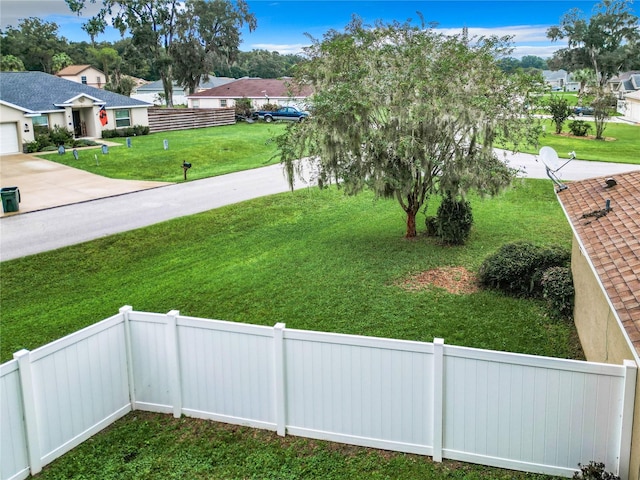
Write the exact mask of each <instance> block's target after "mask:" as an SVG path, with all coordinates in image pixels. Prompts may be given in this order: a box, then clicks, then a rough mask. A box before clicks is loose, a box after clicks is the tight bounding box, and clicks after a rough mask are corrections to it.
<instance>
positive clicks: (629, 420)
mask: <svg viewBox="0 0 640 480" xmlns="http://www.w3.org/2000/svg"><path fill="white" fill-rule="evenodd" d="M624 369H625V374H624V392H623V397H622V418H621V422H622V425H621V428H620V457H619V458H620V461H619V463H618V475H619V476H620V479H621V480H628V478H629V464H630V463H631V437H632V434H633V429H632V427H633V410H634V403H635V401H636V398H635V395H636V379H637V376H638V365H636V362H634V361H633V360H625V361H624Z"/></svg>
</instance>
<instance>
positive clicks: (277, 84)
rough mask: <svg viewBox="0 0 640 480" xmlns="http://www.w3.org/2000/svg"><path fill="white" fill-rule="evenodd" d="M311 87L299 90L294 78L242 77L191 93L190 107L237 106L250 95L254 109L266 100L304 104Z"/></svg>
mask: <svg viewBox="0 0 640 480" xmlns="http://www.w3.org/2000/svg"><path fill="white" fill-rule="evenodd" d="M311 93H312V91H311V88H310V87H308V88H303V89H298V88H296V87H295V85H293V84H292V83H291V80H290V79H286V78H283V79H268V78H241V79H239V80H236V81H235V82H233V83H228V84H226V85H222V86H220V87H215V88H211V89H209V90H205V91H202V92H198V93H195V94H193V95H189V96H187V100H188V101H189V103H188V107H189V108H225V107H233V106H235V104H236V99H239V98H248V99H249V100H251V104H252V106H253V108H256V109H259V108H260V107H262V105H264V104H265V103H271V104H276V105H300V104H304V103H305V101H306V99H307V97H308V96H309V95H311Z"/></svg>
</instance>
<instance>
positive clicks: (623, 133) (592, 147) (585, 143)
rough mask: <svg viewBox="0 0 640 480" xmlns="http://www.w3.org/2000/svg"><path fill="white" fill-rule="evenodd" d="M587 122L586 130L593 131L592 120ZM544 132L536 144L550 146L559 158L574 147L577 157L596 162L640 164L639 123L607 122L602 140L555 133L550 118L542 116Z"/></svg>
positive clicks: (564, 129)
mask: <svg viewBox="0 0 640 480" xmlns="http://www.w3.org/2000/svg"><path fill="white" fill-rule="evenodd" d="M571 121H572V119H570V120H568V121H567V122H565V124H564V127H563V129H562V131H563V132H564V133H566V132H569V122H571ZM587 123H589V124H591V126H592V129H591V132H590V134H591V135H595V124H594V122H587ZM544 125H546V133H545V134H544V135H543V136H541V137H540V147H542V146H549V147H553V148H554V149H555V150H556V151H557V152H558V156H559V157H560V158H568V154H569V152H572V151H575V152H576V155H577V158H578V160H597V161H600V162H614V163H630V164H635V165H639V164H640V155H638V152H640V127H639V126H635V125H627V124H624V123H613V122H609V123H608V125H607V128H606V130H605V131H604V136H605V137H606V138H607V140H606V141H602V140H595V139H593V138H588V137H585V138H575V137H566V136H560V135H556V134H555V133H553V132H555V127H554V125H553V124H552V123H551V120H545V121H544ZM525 151H527V152H528V153H537V150H536V149H534V148H529V149H527V150H525Z"/></svg>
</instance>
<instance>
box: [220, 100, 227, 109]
mask: <svg viewBox="0 0 640 480" xmlns="http://www.w3.org/2000/svg"><path fill="white" fill-rule="evenodd" d="M220 106H221V107H223V108H224V107H226V106H227V101H226V100H220Z"/></svg>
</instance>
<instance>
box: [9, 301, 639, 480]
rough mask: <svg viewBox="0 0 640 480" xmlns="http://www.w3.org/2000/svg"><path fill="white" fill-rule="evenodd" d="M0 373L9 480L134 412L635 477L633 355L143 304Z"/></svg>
mask: <svg viewBox="0 0 640 480" xmlns="http://www.w3.org/2000/svg"><path fill="white" fill-rule="evenodd" d="M14 358H15V360H13V361H12V362H8V363H6V364H4V365H2V366H1V367H0V447H1V448H2V450H1V452H0V461H1V468H0V479H1V480H8V479H10V480H17V479H22V478H26V476H27V475H28V474H29V473H32V474H35V473H38V472H39V471H40V470H41V469H42V466H43V465H46V464H47V463H49V462H51V461H52V460H53V459H55V458H57V457H59V456H60V455H62V454H64V453H65V452H67V451H69V450H70V449H71V448H73V447H75V446H76V445H78V444H79V443H81V442H82V441H84V440H86V439H88V438H89V437H90V436H91V435H93V434H95V433H97V432H98V431H99V430H101V429H102V428H104V427H105V426H107V425H109V424H110V423H113V422H114V421H115V420H117V419H118V418H120V417H122V416H123V415H125V414H126V413H127V412H129V411H131V410H135V409H140V410H148V411H156V412H164V413H173V415H174V416H176V417H178V416H180V415H183V414H184V415H188V416H192V417H198V418H209V419H214V420H218V421H222V422H227V423H235V424H242V425H248V426H253V427H258V428H265V429H269V430H275V431H277V433H278V434H279V435H285V434H286V433H289V434H293V435H299V436H304V437H310V438H318V439H326V440H331V441H338V442H343V443H349V444H354V445H362V446H368V447H375V448H384V449H389V450H395V451H401V452H409V453H417V454H423V455H431V456H433V458H434V460H435V461H441V460H442V459H443V458H449V459H454V460H462V461H468V462H474V463H480V464H484V465H491V466H496V467H504V468H510V469H515V470H523V471H531V472H541V473H549V474H557V475H563V476H567V477H570V476H571V475H572V474H573V472H574V471H575V469H576V468H577V465H578V463H583V464H585V463H588V462H589V461H592V460H594V461H599V462H604V463H605V465H606V466H607V469H608V470H611V471H614V472H617V473H618V474H620V475H621V477H622V478H623V480H626V478H628V467H629V454H630V444H631V436H632V432H631V422H632V415H633V404H634V395H635V388H636V375H637V365H635V364H634V363H633V362H625V365H624V366H620V365H605V364H594V363H588V362H578V361H572V360H562V359H553V358H544V357H536V356H531V355H518V354H513V353H505V352H493V351H487V350H478V349H472V348H465V347H455V346H448V345H444V342H443V340H441V339H436V341H435V342H434V343H423V342H410V341H402V340H392V339H384V338H372V337H362V336H354V335H341V334H333V333H321V332H311V331H303V330H292V329H286V328H285V326H284V324H277V325H276V326H275V327H273V328H270V327H263V326H257V325H247V324H242V323H235V322H224V321H218V320H206V319H200V318H192V317H183V316H180V315H179V312H178V311H171V312H169V313H168V314H164V315H163V314H154V313H144V312H135V311H133V310H132V309H131V307H123V308H122V309H120V313H119V314H118V315H116V316H114V317H111V318H109V319H106V320H104V321H102V322H100V323H98V324H95V325H92V326H91V327H88V328H86V329H84V330H81V331H79V332H76V333H74V334H72V335H69V336H68V337H64V338H63V339H60V340H58V341H56V342H53V343H51V344H49V345H46V346H44V347H42V348H39V349H36V350H34V351H33V352H29V351H27V350H23V351H21V352H18V353H16V354H15V356H14Z"/></svg>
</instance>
